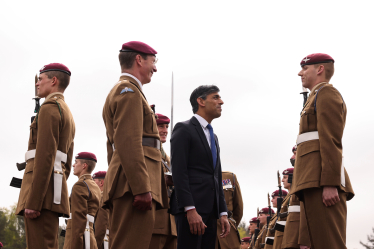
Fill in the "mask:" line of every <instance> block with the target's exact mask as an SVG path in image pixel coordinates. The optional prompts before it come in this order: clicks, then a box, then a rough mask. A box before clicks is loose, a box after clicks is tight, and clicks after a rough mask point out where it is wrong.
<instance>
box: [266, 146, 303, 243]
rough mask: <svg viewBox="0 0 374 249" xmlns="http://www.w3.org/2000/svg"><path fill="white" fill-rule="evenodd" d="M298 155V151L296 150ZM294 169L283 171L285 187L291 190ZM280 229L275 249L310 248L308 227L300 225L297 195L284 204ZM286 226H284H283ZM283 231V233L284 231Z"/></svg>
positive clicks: (286, 199)
mask: <svg viewBox="0 0 374 249" xmlns="http://www.w3.org/2000/svg"><path fill="white" fill-rule="evenodd" d="M295 153H296V150H295ZM293 170H294V169H293V168H288V169H286V170H284V171H283V179H282V183H283V187H284V188H286V189H288V190H290V188H291V183H290V182H289V178H291V179H290V181H291V182H292V176H293ZM280 213H281V214H280V215H281V217H280V221H281V222H280V224H279V229H276V232H275V239H274V245H273V248H274V249H275V248H277V249H278V248H279V249H280V248H282V249H285V248H303V249H308V248H310V240H309V234H308V228H307V226H305V223H304V226H301V224H300V200H299V198H297V196H295V195H290V194H288V195H287V197H286V198H285V199H284V201H283V203H282V208H281V211H280ZM283 225H284V226H283ZM282 230H283V231H282Z"/></svg>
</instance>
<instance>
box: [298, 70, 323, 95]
mask: <svg viewBox="0 0 374 249" xmlns="http://www.w3.org/2000/svg"><path fill="white" fill-rule="evenodd" d="M317 72H318V67H315V66H314V65H304V66H302V67H301V70H300V72H299V73H298V75H299V76H300V77H301V84H302V85H303V87H305V88H308V89H309V90H312V88H313V86H314V83H315V82H316V79H317Z"/></svg>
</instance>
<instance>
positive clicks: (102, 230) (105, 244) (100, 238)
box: [92, 171, 109, 249]
mask: <svg viewBox="0 0 374 249" xmlns="http://www.w3.org/2000/svg"><path fill="white" fill-rule="evenodd" d="M105 175H106V171H98V172H96V173H95V174H93V175H92V179H93V180H94V182H95V183H96V184H97V186H99V188H100V191H101V199H100V205H99V210H98V211H97V213H96V216H95V239H96V243H97V248H98V249H108V248H109V210H108V209H104V208H103V207H102V206H103V188H104V180H105Z"/></svg>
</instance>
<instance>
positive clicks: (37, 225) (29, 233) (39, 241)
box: [24, 209, 58, 249]
mask: <svg viewBox="0 0 374 249" xmlns="http://www.w3.org/2000/svg"><path fill="white" fill-rule="evenodd" d="M24 220H25V229H26V243H27V248H31V249H33V248H38V249H58V213H55V212H52V211H50V210H47V209H42V211H41V212H40V216H39V217H37V218H35V219H29V218H24Z"/></svg>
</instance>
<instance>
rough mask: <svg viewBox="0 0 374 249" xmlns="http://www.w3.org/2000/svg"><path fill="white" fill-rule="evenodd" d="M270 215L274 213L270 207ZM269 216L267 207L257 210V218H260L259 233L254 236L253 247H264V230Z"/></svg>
mask: <svg viewBox="0 0 374 249" xmlns="http://www.w3.org/2000/svg"><path fill="white" fill-rule="evenodd" d="M271 215H274V210H273V209H271ZM268 216H270V214H269V208H267V207H266V208H263V209H261V210H260V212H259V216H258V219H259V220H260V229H261V230H260V233H259V234H258V236H257V238H256V243H255V245H254V248H255V249H261V248H264V247H265V239H266V231H267V217H268Z"/></svg>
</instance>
